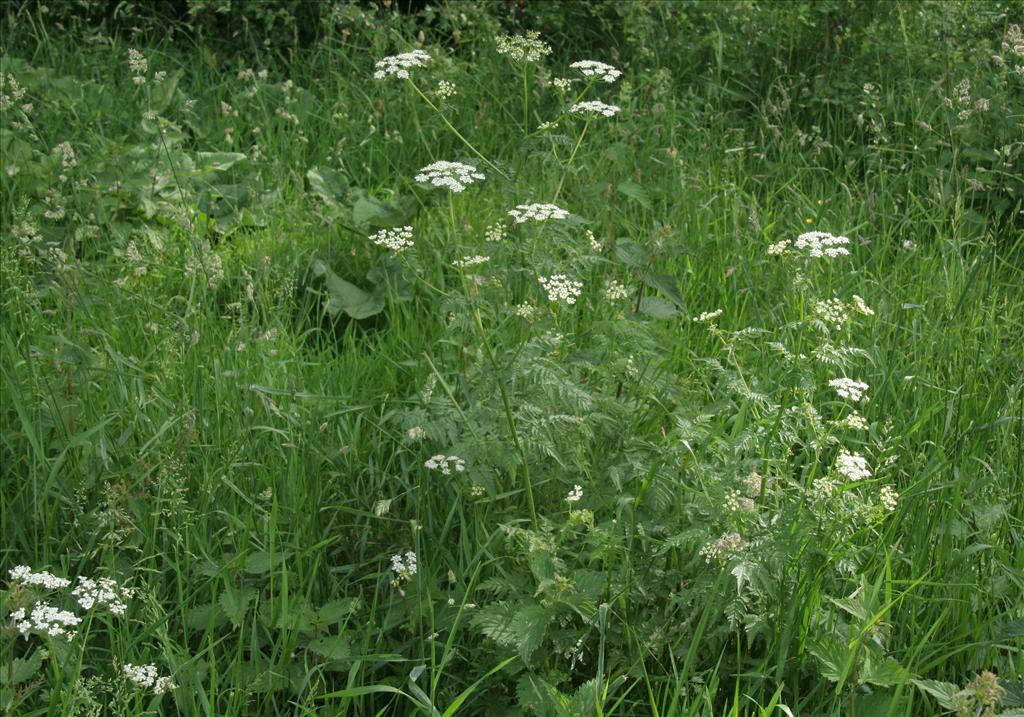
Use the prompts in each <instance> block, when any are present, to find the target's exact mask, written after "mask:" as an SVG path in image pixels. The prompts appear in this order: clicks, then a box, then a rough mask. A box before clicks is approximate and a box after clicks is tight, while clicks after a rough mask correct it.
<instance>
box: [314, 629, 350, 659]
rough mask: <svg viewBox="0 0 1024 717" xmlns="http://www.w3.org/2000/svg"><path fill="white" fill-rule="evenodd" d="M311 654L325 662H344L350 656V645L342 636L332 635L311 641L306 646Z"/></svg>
mask: <svg viewBox="0 0 1024 717" xmlns="http://www.w3.org/2000/svg"><path fill="white" fill-rule="evenodd" d="M306 647H307V649H308V650H309V651H310V652H313V653H315V654H317V655H320V657H323V658H324V659H327V660H345V659H348V658H349V657H351V656H352V644H351V643H350V642H349V640H348V638H347V637H346V636H344V635H333V636H331V637H322V638H320V639H318V640H313V641H312V642H310V643H309V645H307V646H306Z"/></svg>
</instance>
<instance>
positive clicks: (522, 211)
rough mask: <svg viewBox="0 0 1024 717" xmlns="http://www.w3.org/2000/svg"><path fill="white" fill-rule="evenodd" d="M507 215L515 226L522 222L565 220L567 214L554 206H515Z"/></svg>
mask: <svg viewBox="0 0 1024 717" xmlns="http://www.w3.org/2000/svg"><path fill="white" fill-rule="evenodd" d="M508 215H509V216H510V217H512V221H514V222H515V223H516V224H522V223H523V222H529V221H534V222H546V221H547V220H548V219H567V218H568V217H569V212H568V211H566V210H565V209H562V208H561V207H559V206H557V205H555V204H517V205H516V208H515V209H509V210H508Z"/></svg>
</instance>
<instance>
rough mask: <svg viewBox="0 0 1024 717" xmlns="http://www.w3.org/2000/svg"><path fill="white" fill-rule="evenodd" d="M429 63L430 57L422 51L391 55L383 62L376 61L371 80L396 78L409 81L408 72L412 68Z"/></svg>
mask: <svg viewBox="0 0 1024 717" xmlns="http://www.w3.org/2000/svg"><path fill="white" fill-rule="evenodd" d="M430 62H431V59H430V55H428V54H427V53H426V52H425V51H424V50H419V49H417V50H411V51H410V52H403V53H401V54H399V55H391V56H389V57H385V58H384V59H383V60H378V61H377V64H375V65H374V66H373V67H374V73H373V78H374V79H375V80H383V79H385V78H387V77H397V78H398V79H400V80H407V79H409V70H410V69H411V68H413V67H426V66H427V65H429V64H430Z"/></svg>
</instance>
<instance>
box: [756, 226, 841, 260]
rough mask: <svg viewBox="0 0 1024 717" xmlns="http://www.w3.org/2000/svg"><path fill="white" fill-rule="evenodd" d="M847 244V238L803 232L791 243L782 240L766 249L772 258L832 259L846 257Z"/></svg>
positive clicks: (824, 233)
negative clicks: (785, 256)
mask: <svg viewBox="0 0 1024 717" xmlns="http://www.w3.org/2000/svg"><path fill="white" fill-rule="evenodd" d="M849 243H850V240H849V239H848V238H847V237H844V236H836V235H834V234H829V233H828V232H804V233H803V234H801V235H800V236H798V237H797V238H796V239H795V240H793V241H790V240H789V239H784V240H782V241H780V242H778V243H776V244H772V245H771V246H769V247H768V254H769V255H772V256H780V255H784V254H797V255H803V256H808V257H813V258H820V257H826V258H829V259H832V258H835V257H837V256H848V255H849V254H850V250H849V249H847V248H846V247H847V245H848V244H849Z"/></svg>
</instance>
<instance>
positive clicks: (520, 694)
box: [516, 672, 558, 717]
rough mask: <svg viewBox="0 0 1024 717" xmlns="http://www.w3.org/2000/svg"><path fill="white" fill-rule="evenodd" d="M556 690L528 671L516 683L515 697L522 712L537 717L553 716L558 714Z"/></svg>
mask: <svg viewBox="0 0 1024 717" xmlns="http://www.w3.org/2000/svg"><path fill="white" fill-rule="evenodd" d="M555 692H557V690H556V689H555V688H554V687H552V686H551V685H549V684H548V683H547V682H545V681H544V680H542V679H541V678H540V677H538V676H537V675H534V674H531V673H529V672H527V673H525V674H524V675H523V676H522V677H520V678H519V682H517V683H516V699H517V700H518V701H519V707H520V708H522V710H523V712H526V713H529V714H535V715H538V716H539V717H553V716H554V715H556V714H558V702H557V701H556V700H555V697H554V693H555Z"/></svg>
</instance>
